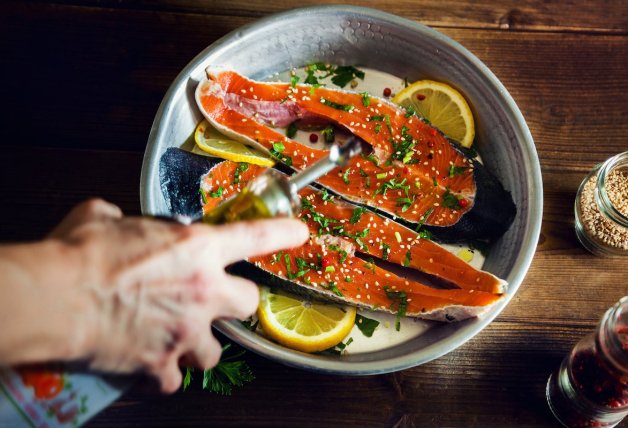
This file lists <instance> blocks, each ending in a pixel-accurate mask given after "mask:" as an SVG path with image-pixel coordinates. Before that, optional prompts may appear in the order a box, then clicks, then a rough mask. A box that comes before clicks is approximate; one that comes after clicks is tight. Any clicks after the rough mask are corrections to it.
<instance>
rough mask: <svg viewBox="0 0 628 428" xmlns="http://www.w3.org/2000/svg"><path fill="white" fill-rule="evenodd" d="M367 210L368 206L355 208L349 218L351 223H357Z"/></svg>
mask: <svg viewBox="0 0 628 428" xmlns="http://www.w3.org/2000/svg"><path fill="white" fill-rule="evenodd" d="M365 211H366V208H363V207H357V208H355V209H354V210H353V213H352V214H351V218H350V219H349V223H351V224H356V223H357V222H359V221H360V219H361V218H362V214H364V212H365Z"/></svg>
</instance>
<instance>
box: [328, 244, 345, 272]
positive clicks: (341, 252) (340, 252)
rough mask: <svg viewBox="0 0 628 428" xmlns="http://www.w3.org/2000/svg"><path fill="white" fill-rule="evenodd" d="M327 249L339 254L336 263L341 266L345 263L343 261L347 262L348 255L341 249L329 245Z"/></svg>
mask: <svg viewBox="0 0 628 428" xmlns="http://www.w3.org/2000/svg"><path fill="white" fill-rule="evenodd" d="M328 248H329V249H330V250H332V251H336V252H337V253H338V254H340V258H339V259H338V261H339V262H340V263H341V264H342V263H344V262H345V260H347V256H348V255H349V253H347V252H346V251H345V250H343V249H342V248H340V247H339V246H337V245H334V244H331V245H329V246H328ZM328 267H333V266H328Z"/></svg>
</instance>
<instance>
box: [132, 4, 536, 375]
mask: <svg viewBox="0 0 628 428" xmlns="http://www.w3.org/2000/svg"><path fill="white" fill-rule="evenodd" d="M329 14H332V15H346V16H348V15H360V16H361V17H364V18H368V19H371V20H373V21H377V22H378V23H381V22H385V23H386V24H390V25H393V26H399V27H403V28H405V29H407V30H410V31H412V32H416V33H420V34H422V35H424V36H427V37H429V38H432V39H435V40H436V41H437V42H440V43H442V44H444V45H446V46H447V47H448V48H450V49H452V50H453V51H455V53H457V54H458V55H460V56H461V57H463V58H464V59H465V60H466V61H468V62H469V63H470V65H471V66H472V67H475V68H476V69H477V71H478V73H479V76H480V78H482V79H483V80H484V82H483V83H485V84H486V85H487V86H489V87H492V88H493V90H494V91H495V93H496V94H498V96H497V97H498V99H501V101H502V102H503V104H504V105H505V106H506V107H507V109H506V110H505V111H504V114H505V115H506V117H507V119H508V120H509V121H510V123H512V124H513V127H514V131H515V137H516V139H517V140H518V141H519V145H520V149H521V151H522V157H523V165H524V167H525V169H526V173H527V176H528V178H529V180H530V186H529V188H528V189H527V198H528V206H529V208H528V218H527V222H526V223H525V227H524V229H525V234H524V239H523V240H522V245H521V250H520V251H519V254H518V255H517V256H516V258H515V261H514V263H513V267H512V270H511V272H510V275H509V277H510V278H511V280H510V282H509V293H508V294H506V295H505V297H504V298H503V299H501V300H500V302H498V303H497V304H496V305H495V306H494V307H493V308H491V309H490V311H489V312H488V313H486V314H484V316H483V317H482V318H476V319H473V320H470V321H469V322H468V324H469V325H468V326H466V327H465V328H463V329H460V330H457V331H456V332H455V333H454V334H453V335H450V336H447V338H446V339H445V340H441V341H438V342H437V343H434V344H429V345H428V346H427V347H425V348H422V349H421V351H422V352H421V355H420V358H417V355H416V354H415V353H412V352H411V353H409V354H404V355H400V356H393V357H389V358H383V359H380V360H377V361H347V360H343V358H338V359H333V360H332V359H326V358H322V357H321V356H318V355H312V354H306V353H302V352H299V351H294V350H289V349H287V348H284V347H282V346H281V345H278V344H276V343H274V342H271V341H269V340H268V339H265V338H264V337H262V336H260V335H258V334H256V333H253V332H250V331H249V330H247V329H246V328H244V327H243V326H242V325H241V324H240V323H239V322H238V321H226V320H221V321H217V322H216V323H215V324H214V327H215V328H216V329H217V330H219V331H220V332H221V333H223V334H224V335H226V336H227V337H228V338H229V339H231V340H233V341H235V342H236V343H238V344H240V345H242V346H244V347H245V348H247V349H249V350H250V351H252V352H255V353H257V354H259V355H261V356H264V357H266V358H269V359H271V360H275V361H277V362H281V363H283V364H286V365H288V366H292V367H296V368H301V369H307V370H312V371H316V372H321V373H328V374H342V375H372V374H381V373H389V372H394V371H399V370H403V369H407V368H410V367H414V366H418V365H421V364H424V363H427V362H429V361H432V360H434V359H436V358H439V357H441V356H442V355H444V354H446V353H449V352H451V351H453V350H455V349H456V348H458V347H460V346H461V345H463V344H464V343H466V342H467V341H468V340H470V339H471V338H473V337H474V336H475V335H476V334H478V333H479V332H480V331H482V330H483V329H484V328H485V327H486V326H488V325H489V324H490V323H491V322H492V321H493V320H494V319H495V318H496V317H497V315H499V314H500V313H501V312H502V310H503V309H504V308H505V307H506V305H507V304H508V303H509V302H510V300H511V299H512V297H513V296H514V295H515V293H516V292H517V290H518V288H519V286H520V285H521V283H522V282H523V279H524V277H525V275H526V273H527V271H528V269H529V267H530V264H531V263H532V259H533V257H534V254H535V251H536V245H537V242H538V238H539V235H540V231H541V220H542V212H543V186H542V178H541V166H540V162H539V158H538V155H537V151H536V147H535V145H534V141H533V138H532V135H531V133H530V130H529V129H528V126H527V124H526V122H525V119H524V118H523V115H522V113H521V111H520V110H519V107H518V106H517V105H516V103H515V101H514V99H513V98H512V96H511V95H510V94H509V92H508V91H507V90H506V88H505V87H504V85H503V84H502V83H501V82H500V81H499V79H497V77H496V76H495V75H494V74H493V72H492V71H491V70H490V69H489V68H488V67H487V66H486V65H484V63H482V62H481V61H480V60H479V59H478V58H477V57H476V56H475V55H474V54H472V53H471V52H470V51H469V50H468V49H466V48H465V47H463V46H462V45H461V44H460V43H458V42H456V41H455V40H453V39H451V38H450V37H448V36H446V35H444V34H442V33H440V32H438V31H436V30H434V29H432V28H430V27H428V26H426V25H424V24H420V23H418V22H415V21H411V20H409V19H406V18H402V17H399V16H397V15H393V14H390V13H387V12H383V11H380V10H377V9H372V8H367V7H360V6H346V5H326V6H310V7H303V8H296V9H291V10H288V11H284V12H280V13H276V14H272V15H269V16H266V17H263V18H261V19H259V20H256V21H255V22H252V23H249V24H246V25H244V26H242V27H239V28H237V29H235V30H233V31H231V32H230V33H228V34H226V35H225V36H223V37H221V38H220V39H218V40H217V41H215V42H214V43H212V44H211V45H209V46H208V47H206V48H205V49H204V50H202V51H201V52H200V53H199V54H198V55H197V56H196V57H195V58H194V59H192V60H191V61H190V62H189V63H188V64H187V65H186V67H184V68H183V70H182V71H181V72H180V73H179V74H178V75H177V77H176V78H175V80H174V81H173V83H172V84H171V85H170V87H169V89H168V91H167V92H166V94H165V95H164V98H163V100H162V102H161V104H160V106H159V109H158V110H157V113H156V115H155V119H154V121H153V124H152V126H151V130H150V135H149V138H148V142H147V146H146V150H145V152H144V159H143V163H142V171H141V178H140V203H141V210H142V213H143V214H149V213H151V210H152V209H151V202H150V192H151V191H152V189H153V188H154V187H152V184H153V183H152V180H154V178H155V177H156V176H158V170H157V168H158V165H157V164H158V163H156V162H154V158H155V156H156V155H157V154H158V153H156V152H155V151H156V149H157V148H158V147H157V146H158V144H157V143H158V142H159V141H160V140H161V139H163V138H164V132H165V131H164V128H163V127H160V124H161V123H167V120H166V119H167V118H168V117H169V116H170V115H171V113H172V110H173V108H172V103H173V101H174V99H175V96H176V95H177V93H178V92H179V90H180V89H181V86H185V84H186V81H187V80H188V78H189V77H190V75H191V73H192V71H193V70H195V69H196V68H197V67H198V66H199V65H201V64H202V63H203V62H205V60H206V58H207V57H208V56H209V55H210V54H215V53H217V52H219V51H220V50H223V49H227V48H229V47H230V46H231V45H233V44H236V43H238V42H239V41H240V40H241V39H243V38H244V37H250V36H252V35H253V34H254V33H256V32H258V31H263V30H264V29H266V28H267V27H269V26H273V25H279V24H281V21H284V20H286V19H287V18H290V19H298V18H299V17H303V16H306V15H329ZM537 213H538V214H537ZM435 345H436V346H435Z"/></svg>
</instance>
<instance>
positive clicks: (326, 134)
mask: <svg viewBox="0 0 628 428" xmlns="http://www.w3.org/2000/svg"><path fill="white" fill-rule="evenodd" d="M321 134H322V135H323V138H324V139H325V142H326V143H333V142H334V140H335V139H336V132H335V131H334V127H333V126H331V125H329V126H327V127H326V128H324V129H323V130H322V131H321Z"/></svg>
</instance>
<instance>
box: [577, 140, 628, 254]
mask: <svg viewBox="0 0 628 428" xmlns="http://www.w3.org/2000/svg"><path fill="white" fill-rule="evenodd" d="M574 208H575V215H576V235H577V236H578V239H579V240H580V242H581V243H582V245H583V246H584V247H585V248H586V249H587V250H589V251H590V252H592V253H593V254H595V255H598V256H622V255H624V256H627V255H628V152H624V153H620V154H618V155H616V156H613V157H612V158H610V159H608V160H607V161H606V162H604V163H603V164H601V165H598V166H596V167H595V168H594V169H593V170H592V171H591V172H590V173H589V175H587V177H586V178H585V179H584V181H583V182H582V184H581V185H580V188H579V189H578V194H577V195H576V203H575V207H574Z"/></svg>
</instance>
